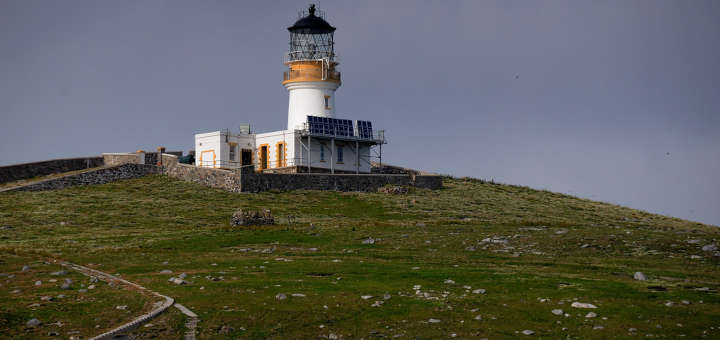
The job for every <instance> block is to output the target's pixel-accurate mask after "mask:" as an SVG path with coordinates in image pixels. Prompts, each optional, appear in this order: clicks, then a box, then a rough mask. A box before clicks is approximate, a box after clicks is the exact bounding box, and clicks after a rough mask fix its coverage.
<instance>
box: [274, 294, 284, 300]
mask: <svg viewBox="0 0 720 340" xmlns="http://www.w3.org/2000/svg"><path fill="white" fill-rule="evenodd" d="M275 299H276V300H285V299H287V295H285V294H283V293H278V294H277V295H275Z"/></svg>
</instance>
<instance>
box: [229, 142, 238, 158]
mask: <svg viewBox="0 0 720 340" xmlns="http://www.w3.org/2000/svg"><path fill="white" fill-rule="evenodd" d="M230 160H231V161H233V162H235V161H237V144H232V143H231V144H230Z"/></svg>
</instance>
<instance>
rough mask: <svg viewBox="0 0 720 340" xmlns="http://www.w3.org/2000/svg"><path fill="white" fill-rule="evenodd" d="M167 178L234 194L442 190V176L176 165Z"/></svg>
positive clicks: (169, 171) (168, 170) (170, 168)
mask: <svg viewBox="0 0 720 340" xmlns="http://www.w3.org/2000/svg"><path fill="white" fill-rule="evenodd" d="M165 173H166V174H167V175H168V176H171V177H175V178H179V179H182V180H185V181H188V182H193V183H198V184H203V185H207V186H210V187H213V188H218V189H222V190H226V191H231V192H261V191H269V190H280V191H288V190H334V191H377V189H378V188H380V187H382V186H384V185H388V184H390V185H414V186H416V187H420V188H428V189H438V188H440V187H442V177H440V176H419V175H418V176H410V175H370V174H361V175H355V174H350V175H349V174H266V173H243V174H240V173H239V172H237V171H231V170H222V169H211V168H199V167H195V166H192V165H186V164H176V165H174V166H170V167H167V168H166V171H165Z"/></svg>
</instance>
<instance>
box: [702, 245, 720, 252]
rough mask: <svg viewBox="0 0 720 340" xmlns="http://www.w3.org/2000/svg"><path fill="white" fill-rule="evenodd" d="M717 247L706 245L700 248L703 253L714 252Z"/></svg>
mask: <svg viewBox="0 0 720 340" xmlns="http://www.w3.org/2000/svg"><path fill="white" fill-rule="evenodd" d="M717 249H718V247H717V246H716V245H715V244H708V245H706V246H703V247H702V250H703V251H716V250H717Z"/></svg>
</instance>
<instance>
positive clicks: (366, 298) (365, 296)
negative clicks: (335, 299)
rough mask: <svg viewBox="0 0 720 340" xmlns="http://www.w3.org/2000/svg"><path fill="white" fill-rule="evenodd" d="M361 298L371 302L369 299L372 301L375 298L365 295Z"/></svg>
mask: <svg viewBox="0 0 720 340" xmlns="http://www.w3.org/2000/svg"><path fill="white" fill-rule="evenodd" d="M360 298H361V299H363V300H369V299H372V298H373V296H372V295H363V296H361V297H360Z"/></svg>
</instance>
